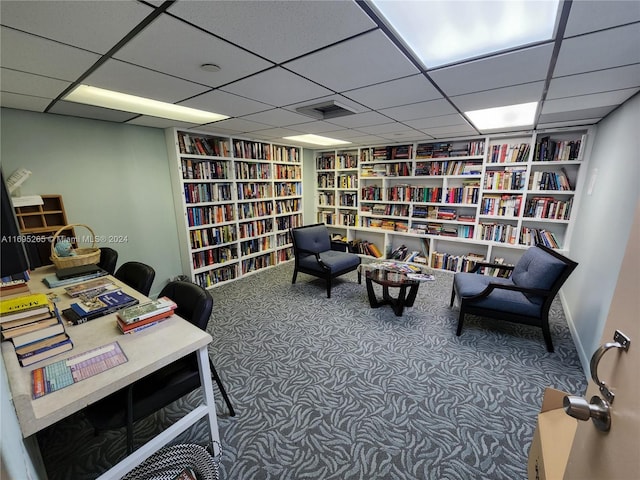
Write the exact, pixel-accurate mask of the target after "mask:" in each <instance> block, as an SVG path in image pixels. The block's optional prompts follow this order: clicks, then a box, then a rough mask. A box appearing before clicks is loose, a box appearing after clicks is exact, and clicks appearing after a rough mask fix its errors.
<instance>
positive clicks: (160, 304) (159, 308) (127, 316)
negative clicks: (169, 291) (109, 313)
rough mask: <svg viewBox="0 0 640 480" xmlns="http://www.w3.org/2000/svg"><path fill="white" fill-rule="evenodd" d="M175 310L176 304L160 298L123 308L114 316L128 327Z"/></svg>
mask: <svg viewBox="0 0 640 480" xmlns="http://www.w3.org/2000/svg"><path fill="white" fill-rule="evenodd" d="M176 308H177V305H176V303H175V302H174V301H173V300H171V299H170V298H169V297H160V298H158V299H157V300H152V301H149V302H144V303H140V304H138V305H134V306H131V307H127V308H123V309H122V310H119V311H118V313H117V314H116V315H117V317H118V320H121V321H122V322H123V323H124V324H125V325H129V324H132V323H136V322H139V321H141V320H145V319H147V318H149V317H154V316H156V315H158V314H161V313H165V312H173V310H175V309H176Z"/></svg>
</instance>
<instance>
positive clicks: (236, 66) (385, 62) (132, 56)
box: [0, 0, 640, 145]
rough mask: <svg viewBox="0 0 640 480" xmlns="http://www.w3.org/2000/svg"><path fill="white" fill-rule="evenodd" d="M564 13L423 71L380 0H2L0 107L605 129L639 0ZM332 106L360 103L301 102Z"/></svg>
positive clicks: (442, 126) (370, 130)
mask: <svg viewBox="0 0 640 480" xmlns="http://www.w3.org/2000/svg"><path fill="white" fill-rule="evenodd" d="M561 11H562V15H561V16H560V21H559V23H558V26H557V32H558V35H557V37H558V38H556V39H552V40H551V41H549V42H543V43H538V44H535V45H528V46H525V47H522V48H518V49H513V50H509V51H503V52H498V53H496V54H494V55H487V56H483V57H479V58H475V59H471V60H468V61H463V62H459V63H456V64H451V65H447V66H443V67H440V68H437V69H424V67H422V66H421V64H420V63H419V62H418V61H417V60H416V58H415V57H414V56H413V54H412V53H411V52H410V51H409V50H408V49H407V48H406V47H405V46H404V44H403V43H402V41H401V40H400V39H399V38H397V36H396V35H395V34H394V33H393V31H392V30H391V29H389V28H388V27H387V26H386V25H385V23H384V22H383V21H382V20H381V19H380V18H378V16H377V15H376V13H375V10H374V9H373V8H371V6H370V5H369V4H368V3H367V2H360V1H348V0H339V1H331V0H323V1H313V0H306V1H272V0H264V1H248V0H245V1H221V0H216V1H197V0H178V1H175V2H160V1H155V2H144V1H133V0H131V1H129V0H121V1H82V0H76V1H58V0H49V1H10V0H2V1H1V2H0V25H1V26H0V29H1V30H0V46H1V56H0V67H1V70H0V90H1V92H0V106H2V107H6V108H14V109H22V110H31V111H37V112H46V113H48V114H57V115H71V116H76V117H84V118H92V119H98V120H105V121H109V122H120V123H125V124H133V125H143V126H151V127H157V128H165V127H170V126H177V127H180V128H192V129H194V130H199V131H210V132H216V133H221V134H228V135H235V136H243V137H249V138H256V139H263V140H265V141H282V140H281V138H282V137H284V136H292V135H299V134H305V133H313V134H318V135H323V136H329V137H332V138H337V139H341V140H347V141H350V142H352V143H354V144H356V145H375V144H384V143H401V142H412V141H419V140H429V139H439V138H453V137H460V136H475V135H480V134H485V133H487V132H483V131H480V130H478V129H476V128H475V126H474V125H473V124H471V123H470V122H469V121H468V119H467V117H466V116H465V115H464V112H465V111H469V110H477V109H481V108H490V107H497V106H503V105H509V104H514V103H525V102H533V101H538V102H541V105H540V107H539V108H538V112H537V115H536V121H535V125H534V128H537V129H544V128H558V127H566V126H575V125H591V124H595V123H598V122H599V121H600V120H602V119H603V118H604V117H605V116H607V115H608V114H609V113H611V112H612V111H613V110H614V109H616V108H617V107H618V106H619V105H621V104H622V103H624V102H625V101H626V100H628V99H629V98H630V97H632V96H633V95H635V94H636V93H637V92H638V91H639V90H640V2H638V1H626V0H623V1H614V0H608V1H587V0H573V1H572V2H571V1H565V2H564V3H562V4H561ZM434 21H437V19H435V20H434ZM499 27H500V26H499V25H498V26H496V28H499ZM425 28H428V25H427V26H425ZM205 63H213V64H216V65H218V66H220V71H218V72H207V71H204V70H203V69H201V68H200V66H201V65H202V64H205ZM79 83H83V84H88V85H92V86H96V87H100V88H105V89H111V90H117V91H120V92H124V93H129V94H133V95H139V96H143V97H148V98H153V99H156V100H162V101H166V102H171V103H176V104H179V105H185V106H189V107H195V108H200V109H204V110H210V111H214V112H216V113H221V114H224V115H228V116H229V118H228V119H226V120H222V121H219V122H215V123H211V124H206V125H195V124H184V123H176V122H175V121H170V120H165V119H160V118H154V117H149V116H140V115H136V114H131V113H127V112H122V111H116V110H109V109H104V108H98V107H90V106H85V105H81V104H77V103H73V102H68V101H65V100H64V99H63V97H64V95H65V94H66V93H67V92H68V91H69V89H71V88H73V87H74V86H75V85H77V84H79ZM329 102H335V103H338V104H339V105H341V106H343V107H345V108H347V109H348V110H350V111H353V112H355V113H354V114H352V115H346V116H340V117H335V118H326V117H325V118H324V119H321V118H317V117H318V116H317V115H316V116H310V115H305V114H303V113H301V112H304V107H305V106H308V105H316V104H322V103H329Z"/></svg>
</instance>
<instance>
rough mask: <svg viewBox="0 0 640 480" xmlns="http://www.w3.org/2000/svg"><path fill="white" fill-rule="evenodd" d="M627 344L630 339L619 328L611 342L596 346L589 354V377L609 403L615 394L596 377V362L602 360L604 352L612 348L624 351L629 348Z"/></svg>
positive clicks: (629, 343) (629, 342)
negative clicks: (591, 353)
mask: <svg viewBox="0 0 640 480" xmlns="http://www.w3.org/2000/svg"><path fill="white" fill-rule="evenodd" d="M629 345H631V339H630V338H629V337H627V336H626V335H625V334H624V333H622V332H621V331H620V330H616V332H615V333H614V335H613V342H608V343H605V344H604V345H602V346H600V348H598V349H597V350H596V351H595V352H594V354H593V355H592V356H591V364H590V370H591V378H592V379H593V381H594V382H595V384H596V385H597V386H598V388H599V389H600V393H602V395H603V396H604V397H605V398H606V399H607V401H608V402H609V403H613V400H614V398H615V394H614V393H613V392H612V391H611V390H609V387H607V385H606V383H605V382H604V381H602V380H600V378H599V377H598V364H599V363H600V360H602V357H603V356H604V354H605V353H607V352H608V351H609V350H611V349H612V348H615V349H620V350H624V351H625V352H626V351H627V350H629Z"/></svg>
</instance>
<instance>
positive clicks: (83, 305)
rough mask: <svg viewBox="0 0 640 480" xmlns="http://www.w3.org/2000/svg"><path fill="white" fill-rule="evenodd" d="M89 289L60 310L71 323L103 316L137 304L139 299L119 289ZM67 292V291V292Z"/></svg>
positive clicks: (74, 323)
mask: <svg viewBox="0 0 640 480" xmlns="http://www.w3.org/2000/svg"><path fill="white" fill-rule="evenodd" d="M93 292H95V290H91V291H90V292H89V293H88V294H80V295H79V296H78V297H77V298H78V301H77V302H75V303H72V304H71V306H70V307H69V308H66V309H65V310H63V311H62V315H64V317H65V318H66V319H67V320H68V321H69V322H70V323H71V324H72V325H79V324H81V323H86V322H88V321H89V320H93V319H95V318H100V317H104V316H105V315H109V314H111V313H114V312H117V311H118V310H122V309H123V308H127V307H130V306H132V305H137V304H138V303H140V301H139V300H138V299H137V298H135V297H132V296H131V295H129V294H128V293H125V292H123V291H122V290H121V289H119V288H117V289H116V290H106V291H104V292H102V293H99V294H95V293H93ZM67 293H68V292H67Z"/></svg>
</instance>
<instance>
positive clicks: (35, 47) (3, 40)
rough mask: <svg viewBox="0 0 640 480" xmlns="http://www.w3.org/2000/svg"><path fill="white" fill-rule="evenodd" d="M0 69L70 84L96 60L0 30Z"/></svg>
mask: <svg viewBox="0 0 640 480" xmlns="http://www.w3.org/2000/svg"><path fill="white" fill-rule="evenodd" d="M0 58H1V59H2V66H3V67H5V68H11V69H13V70H22V71H24V72H29V73H35V74H38V75H43V76H46V77H53V78H57V79H59V80H68V81H74V80H76V79H77V78H78V77H79V76H80V75H81V74H83V73H84V72H85V71H86V70H87V69H88V68H89V67H91V65H93V64H94V63H95V62H97V61H98V60H99V58H100V56H99V55H96V54H95V53H89V52H87V51H85V50H80V49H79V48H75V47H69V46H67V45H63V44H61V43H58V42H54V41H52V40H45V39H43V38H40V37H36V36H34V35H30V34H28V33H23V32H18V31H17V30H12V29H10V28H7V27H0Z"/></svg>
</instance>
